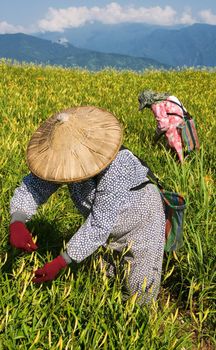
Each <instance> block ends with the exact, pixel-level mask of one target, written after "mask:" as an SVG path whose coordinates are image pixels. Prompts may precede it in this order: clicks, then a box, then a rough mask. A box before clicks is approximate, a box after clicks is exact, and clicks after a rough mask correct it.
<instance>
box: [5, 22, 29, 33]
mask: <svg viewBox="0 0 216 350" xmlns="http://www.w3.org/2000/svg"><path fill="white" fill-rule="evenodd" d="M24 31H25V29H24V28H23V27H22V26H19V25H17V26H14V25H12V24H9V23H7V22H6V21H3V22H0V34H9V33H10V34H11V33H18V32H22V33H24Z"/></svg>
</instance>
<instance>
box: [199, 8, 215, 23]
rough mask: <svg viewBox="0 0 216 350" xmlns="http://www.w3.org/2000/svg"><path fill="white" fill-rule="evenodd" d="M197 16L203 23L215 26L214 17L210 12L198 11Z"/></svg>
mask: <svg viewBox="0 0 216 350" xmlns="http://www.w3.org/2000/svg"><path fill="white" fill-rule="evenodd" d="M199 15H200V18H201V19H202V21H203V22H204V23H208V24H216V15H214V14H213V13H212V11H211V10H203V11H200V12H199Z"/></svg>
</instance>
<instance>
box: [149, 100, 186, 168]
mask: <svg viewBox="0 0 216 350" xmlns="http://www.w3.org/2000/svg"><path fill="white" fill-rule="evenodd" d="M172 101H174V102H177V103H178V104H179V105H181V102H180V101H179V99H178V98H177V97H175V96H169V97H168V98H167V99H166V100H165V101H162V102H160V103H154V104H153V105H152V106H151V109H152V111H153V113H154V116H155V118H156V121H157V130H156V133H157V134H161V133H164V132H165V135H166V138H167V141H168V144H169V145H170V147H171V148H173V149H175V150H176V152H177V154H178V157H179V159H180V161H182V160H183V149H182V142H181V136H180V134H179V132H178V130H177V126H178V125H179V124H181V123H182V121H183V119H182V118H183V110H182V108H181V107H179V106H178V105H176V104H175V103H173V102H172ZM182 107H183V108H184V110H185V111H186V109H185V107H184V106H182ZM168 113H172V114H173V115H169V114H168Z"/></svg>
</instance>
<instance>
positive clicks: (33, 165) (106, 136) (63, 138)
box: [27, 106, 123, 183]
mask: <svg viewBox="0 0 216 350" xmlns="http://www.w3.org/2000/svg"><path fill="white" fill-rule="evenodd" d="M122 136H123V129H122V126H121V125H120V123H119V121H118V120H117V119H116V117H115V116H114V115H113V114H111V113H110V112H108V111H106V110H104V109H101V108H97V107H94V106H85V107H75V108H69V109H66V110H64V111H61V112H59V113H56V114H55V115H53V116H52V117H50V118H48V119H47V120H46V121H45V122H44V123H43V124H42V125H41V126H40V127H39V128H38V129H37V131H36V132H35V133H34V134H33V136H32V137H31V139H30V142H29V144H28V147H27V164H28V167H29V169H30V170H31V172H32V173H33V174H35V175H36V176H38V177H40V178H42V179H44V180H48V181H54V182H60V183H61V182H74V181H81V180H84V179H87V178H90V177H92V176H94V175H96V174H98V173H99V172H100V171H101V170H103V169H105V168H106V167H107V166H108V165H109V164H110V163H111V162H112V160H113V159H114V158H115V156H116V154H117V152H118V150H119V148H120V146H121V144H122Z"/></svg>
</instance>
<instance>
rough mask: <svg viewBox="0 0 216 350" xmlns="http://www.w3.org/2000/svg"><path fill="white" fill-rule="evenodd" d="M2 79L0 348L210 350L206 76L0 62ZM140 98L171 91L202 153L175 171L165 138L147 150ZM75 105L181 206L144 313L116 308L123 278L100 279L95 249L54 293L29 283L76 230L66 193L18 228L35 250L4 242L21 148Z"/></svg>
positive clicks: (211, 226) (211, 229)
mask: <svg viewBox="0 0 216 350" xmlns="http://www.w3.org/2000/svg"><path fill="white" fill-rule="evenodd" d="M0 76H1V80H0V119H1V128H0V136H1V151H0V152H1V154H0V167H1V172H0V180H1V198H0V201H1V205H0V219H1V248H0V249H1V250H0V266H1V275H0V287H1V289H0V305H1V307H0V350H2V349H9V350H17V349H22V350H25V349H28V350H29V349H35V350H36V349H37V350H39V349H53V350H54V349H55V350H56V349H115V350H116V349H130V350H131V349H134V350H135V349H136V350H137V349H143V350H151V349H152V350H157V349H158V350H159V349H160V350H161V349H164V350H165V349H169V350H174V349H175V350H178V349H179V350H185V349H187V350H188V349H214V348H215V347H216V340H215V309H216V308H215V277H216V276H215V274H216V273H215V261H216V259H215V244H214V243H215V212H214V210H215V178H214V176H215V127H216V122H215V112H216V107H215V95H214V89H215V87H214V86H215V78H216V73H215V72H206V71H193V70H191V69H190V70H185V71H180V72H175V71H167V72H166V71H147V72H143V73H139V74H138V73H134V72H129V71H123V72H117V71H115V70H104V71H101V72H97V73H90V72H88V71H84V70H71V69H62V68H51V67H36V66H34V65H17V66H12V65H10V63H9V62H4V61H2V62H1V64H0ZM144 88H152V89H156V90H158V91H170V92H171V93H172V94H174V95H176V96H178V97H179V98H180V99H181V100H182V101H183V103H184V105H185V106H186V107H187V109H188V110H189V111H190V112H191V114H193V115H194V116H195V118H196V122H197V125H198V133H199V137H200V141H201V150H200V151H199V152H197V153H194V154H193V155H191V157H190V158H189V159H188V160H187V161H186V162H185V163H184V165H183V166H180V165H179V164H177V163H176V161H175V160H174V159H173V157H172V155H171V154H170V152H169V151H167V150H166V148H165V143H164V141H163V140H161V141H160V143H159V144H158V145H157V146H154V145H153V143H152V135H153V131H154V128H155V121H154V118H153V116H152V114H151V112H150V111H145V112H144V113H140V112H138V103H137V96H138V93H139V92H140V91H141V90H142V89H144ZM77 105H96V106H99V107H103V108H106V109H108V110H109V111H111V112H112V113H114V114H115V115H116V116H117V117H118V118H119V119H120V120H121V122H122V123H123V124H124V127H125V136H124V144H125V145H126V146H127V147H128V148H130V149H131V150H132V151H133V152H134V153H135V154H137V155H139V156H140V157H142V158H143V159H145V160H146V161H147V162H148V163H149V165H150V166H151V168H152V170H153V171H154V172H155V173H156V174H157V175H158V176H159V177H160V179H161V181H162V182H163V183H164V185H165V187H166V188H167V189H173V190H176V191H178V192H181V193H182V194H183V195H184V196H185V198H186V200H187V211H186V215H185V226H184V245H183V247H182V248H181V249H180V250H179V251H177V252H176V253H174V254H167V255H165V256H164V264H163V276H162V285H161V291H160V295H159V298H158V300H157V302H156V303H154V304H153V305H152V306H151V307H149V308H146V307H141V306H139V305H138V304H137V303H136V296H134V297H132V298H130V299H129V300H128V301H124V300H122V294H121V280H120V278H117V279H116V280H112V279H108V278H107V276H106V272H105V271H104V269H103V267H102V265H101V254H102V251H101V250H100V249H99V251H98V252H97V253H95V254H93V256H92V257H90V258H88V259H86V260H85V261H84V262H82V263H81V264H80V265H79V266H78V267H77V266H76V267H75V266H70V268H68V269H67V270H66V272H65V273H62V274H61V275H60V276H59V277H58V279H56V280H55V281H53V282H52V283H50V284H47V285H43V286H40V287H37V286H35V285H33V284H32V282H31V279H32V271H33V270H35V269H36V268H37V267H39V266H42V265H43V264H44V263H45V262H47V261H50V260H51V259H52V258H53V257H55V256H56V255H58V254H59V252H60V250H61V249H62V248H63V247H64V246H65V244H66V242H67V240H68V239H69V238H70V237H71V236H72V235H73V234H74V233H75V232H76V230H77V229H78V227H79V226H80V225H81V224H82V222H83V218H82V217H81V216H80V214H79V213H78V212H77V211H76V209H75V207H74V206H73V203H71V201H70V199H69V196H68V193H67V188H66V187H65V186H63V187H62V188H61V189H60V190H59V191H57V193H55V194H54V195H53V196H52V197H51V198H50V199H49V201H48V202H47V203H46V204H45V205H44V206H43V207H41V208H40V209H39V210H38V213H37V215H35V216H34V217H33V219H32V220H31V222H29V223H28V227H29V229H30V230H31V231H32V232H33V234H34V236H35V237H36V238H37V242H38V244H39V247H40V248H39V250H38V251H37V252H34V253H32V254H27V255H26V254H24V253H20V252H18V251H16V250H14V249H12V248H11V247H10V246H9V244H8V225H9V220H10V218H9V202H10V198H11V196H12V194H13V192H14V189H15V188H16V186H17V185H18V184H19V183H20V181H21V179H22V177H23V176H24V175H25V174H26V173H27V172H28V169H27V166H26V162H25V150H26V145H27V143H28V140H29V138H30V136H31V134H32V133H33V131H35V130H36V128H37V127H38V126H39V124H40V123H41V122H42V121H43V120H45V119H46V118H47V117H48V116H50V115H51V114H52V113H54V112H56V111H59V110H61V109H64V108H68V107H71V106H77Z"/></svg>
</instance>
